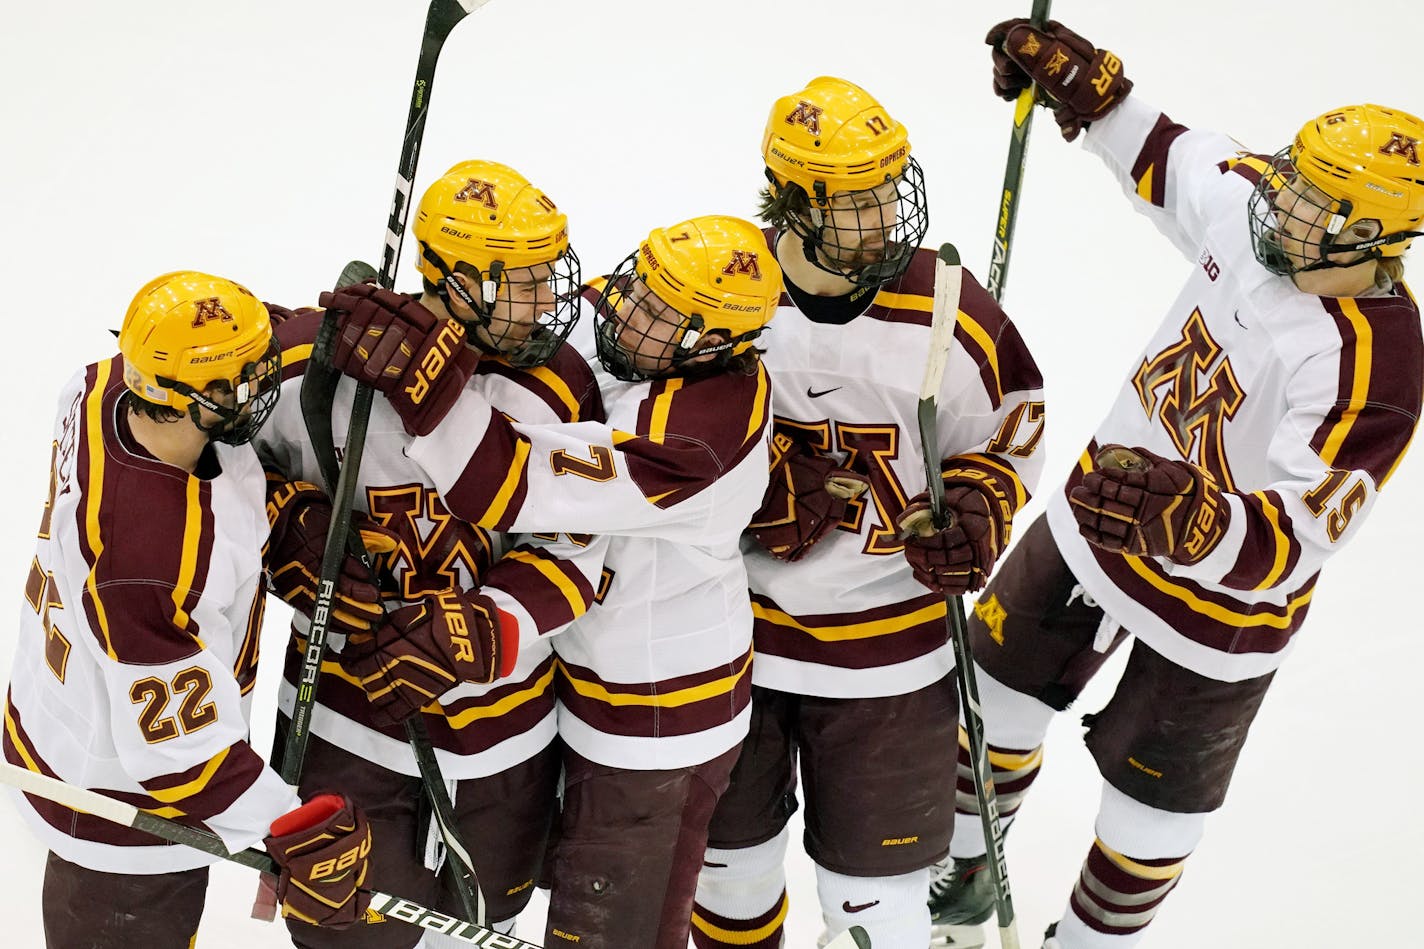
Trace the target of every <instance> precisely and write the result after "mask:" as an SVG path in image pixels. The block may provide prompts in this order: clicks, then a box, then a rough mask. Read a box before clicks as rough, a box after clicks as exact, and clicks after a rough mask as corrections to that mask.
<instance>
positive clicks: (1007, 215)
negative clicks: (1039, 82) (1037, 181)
mask: <svg viewBox="0 0 1424 949" xmlns="http://www.w3.org/2000/svg"><path fill="white" fill-rule="evenodd" d="M1051 2H1052V0H1033V11H1032V12H1031V13H1030V14H1029V22H1030V23H1032V24H1033V25H1034V26H1036V27H1038V28H1039V29H1043V26H1044V24H1045V23H1047V22H1048V7H1049V4H1050V3H1051ZM1037 101H1038V86H1029V87H1028V88H1027V89H1025V90H1024V91H1023V92H1021V93H1019V97H1018V99H1017V101H1015V102H1014V132H1013V135H1012V136H1011V137H1010V138H1009V160H1008V163H1007V164H1006V165H1005V166H1004V187H1003V188H1002V189H1001V191H1000V195H1001V197H1000V199H999V223H998V226H997V228H996V229H995V231H994V253H993V256H992V257H990V259H989V280H988V290H989V293H990V294H992V295H993V297H994V299H995V300H1003V299H1004V285H1005V284H1006V283H1007V282H1008V279H1009V253H1010V252H1011V251H1012V250H1013V240H1014V222H1015V221H1017V220H1018V216H1019V190H1020V189H1021V188H1022V187H1023V174H1024V162H1025V160H1026V159H1027V158H1028V133H1029V130H1030V129H1031V128H1032V127H1033V106H1034V103H1036V102H1037Z"/></svg>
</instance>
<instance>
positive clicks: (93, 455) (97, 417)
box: [84, 361, 119, 662]
mask: <svg viewBox="0 0 1424 949" xmlns="http://www.w3.org/2000/svg"><path fill="white" fill-rule="evenodd" d="M112 366H113V362H112V361H110V362H101V363H99V364H98V366H96V367H95V376H94V388H92V389H91V390H89V398H87V399H86V400H85V401H84V424H85V426H86V427H87V429H88V439H87V440H88V442H89V445H88V447H89V471H88V473H87V479H86V484H85V489H84V493H85V498H84V535H85V543H86V545H87V546H88V548H89V555H90V556H89V563H90V566H89V577H88V579H87V580H85V586H86V587H88V588H89V599H90V600H91V601H92V602H93V604H94V618H95V619H96V620H97V621H98V623H99V628H98V630H96V632H98V634H99V637H100V639H102V640H103V643H104V652H105V653H106V654H107V655H108V657H109V658H110V659H113V660H114V661H116V662H117V661H118V658H119V656H118V653H116V652H114V644H113V641H112V640H111V639H110V638H109V615H108V613H107V612H105V610H104V601H103V600H101V599H100V598H99V580H98V574H99V558H101V557H103V556H104V541H103V539H102V538H101V537H100V536H99V504H100V501H101V500H102V499H103V493H104V458H105V449H104V391H105V390H106V389H108V387H109V373H110V369H111V367H112Z"/></svg>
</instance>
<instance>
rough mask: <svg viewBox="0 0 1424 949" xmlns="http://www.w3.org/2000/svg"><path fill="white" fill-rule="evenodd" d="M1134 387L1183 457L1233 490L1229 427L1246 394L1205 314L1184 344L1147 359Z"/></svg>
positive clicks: (1196, 315)
mask: <svg viewBox="0 0 1424 949" xmlns="http://www.w3.org/2000/svg"><path fill="white" fill-rule="evenodd" d="M1132 384H1133V386H1134V388H1136V389H1137V396H1138V398H1139V399H1141V400H1142V410H1143V411H1144V412H1146V413H1147V416H1148V418H1151V417H1153V416H1154V415H1155V416H1156V417H1157V419H1158V421H1160V422H1161V423H1162V427H1163V428H1165V429H1166V430H1167V434H1168V435H1170V436H1171V438H1172V442H1173V443H1174V444H1175V445H1176V446H1177V450H1178V451H1179V452H1181V454H1182V457H1183V458H1186V459H1188V460H1190V461H1194V462H1196V464H1198V465H1200V466H1201V467H1202V468H1205V469H1206V470H1207V471H1209V472H1211V473H1212V475H1213V476H1215V477H1216V480H1217V481H1218V482H1220V483H1221V485H1222V487H1224V488H1226V489H1227V490H1233V489H1234V485H1235V480H1234V479H1233V478H1232V476H1231V469H1230V466H1229V465H1228V464H1227V459H1226V447H1225V432H1224V428H1225V425H1226V423H1227V422H1228V421H1230V420H1231V418H1232V417H1233V416H1234V415H1235V414H1236V411H1237V410H1238V409H1239V408H1241V403H1242V402H1244V401H1245V399H1246V393H1245V392H1244V391H1243V390H1242V388H1241V384H1240V383H1239V382H1237V381H1236V372H1235V370H1234V369H1233V368H1232V365H1231V358H1230V357H1229V356H1227V355H1226V354H1225V350H1224V349H1223V348H1222V346H1221V344H1220V343H1218V342H1217V341H1216V340H1215V339H1213V338H1212V335H1211V331H1210V330H1208V329H1207V327H1206V320H1205V319H1203V317H1202V314H1201V311H1200V310H1193V311H1192V315H1191V316H1190V317H1188V318H1187V324H1186V325H1185V326H1183V327H1182V336H1181V338H1180V339H1179V340H1177V341H1176V342H1174V343H1173V344H1172V345H1170V346H1168V347H1167V348H1166V349H1163V350H1162V351H1161V352H1159V353H1158V354H1157V355H1156V356H1153V357H1151V358H1150V359H1144V360H1143V361H1142V365H1141V366H1140V367H1138V370H1137V373H1136V375H1134V376H1133V379H1132Z"/></svg>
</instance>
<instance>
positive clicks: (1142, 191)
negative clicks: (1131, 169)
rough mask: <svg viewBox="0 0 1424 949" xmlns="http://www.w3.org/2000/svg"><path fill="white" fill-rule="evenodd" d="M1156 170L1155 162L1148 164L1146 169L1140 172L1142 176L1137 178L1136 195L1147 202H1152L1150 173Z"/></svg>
mask: <svg viewBox="0 0 1424 949" xmlns="http://www.w3.org/2000/svg"><path fill="white" fill-rule="evenodd" d="M1156 170H1157V165H1156V163H1155V162H1154V163H1152V164H1149V165H1148V166H1147V170H1146V171H1144V172H1143V173H1142V177H1141V178H1138V179H1137V196H1138V197H1139V198H1141V199H1142V200H1143V201H1146V202H1147V203H1148V204H1151V203H1152V173H1153V172H1154V171H1156Z"/></svg>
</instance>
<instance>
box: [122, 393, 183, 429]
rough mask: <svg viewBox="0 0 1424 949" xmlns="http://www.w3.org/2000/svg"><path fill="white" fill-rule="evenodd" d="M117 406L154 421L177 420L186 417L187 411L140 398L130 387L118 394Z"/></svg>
mask: <svg viewBox="0 0 1424 949" xmlns="http://www.w3.org/2000/svg"><path fill="white" fill-rule="evenodd" d="M119 407H120V408H121V409H123V410H125V411H128V412H133V413H134V414H135V415H142V416H143V417H144V418H147V419H152V420H153V421H155V422H177V421H179V420H180V419H185V418H187V417H188V413H187V412H184V411H183V410H182V409H175V408H173V406H171V405H159V404H158V403H157V402H150V401H148V400H147V399H144V398H140V397H139V395H138V394H137V393H136V392H134V391H133V390H132V389H130V390H129V391H127V392H125V393H124V394H123V395H121V396H119Z"/></svg>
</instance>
